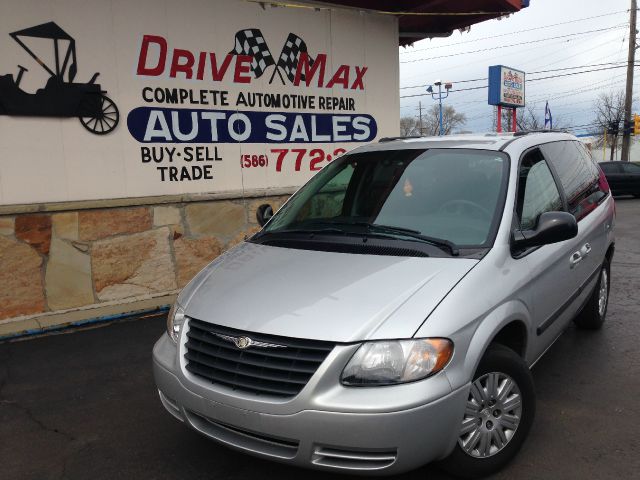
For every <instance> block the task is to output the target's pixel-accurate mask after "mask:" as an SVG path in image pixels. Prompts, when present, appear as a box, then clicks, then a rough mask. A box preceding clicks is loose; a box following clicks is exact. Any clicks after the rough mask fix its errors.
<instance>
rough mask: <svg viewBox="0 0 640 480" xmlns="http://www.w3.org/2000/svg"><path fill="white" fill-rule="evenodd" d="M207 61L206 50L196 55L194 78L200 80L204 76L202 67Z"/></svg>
mask: <svg viewBox="0 0 640 480" xmlns="http://www.w3.org/2000/svg"><path fill="white" fill-rule="evenodd" d="M206 63H207V52H200V54H199V55H198V73H196V78H197V79H198V80H202V79H203V78H204V67H205V64H206Z"/></svg>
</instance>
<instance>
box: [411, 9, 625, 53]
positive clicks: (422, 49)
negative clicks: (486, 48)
mask: <svg viewBox="0 0 640 480" xmlns="http://www.w3.org/2000/svg"><path fill="white" fill-rule="evenodd" d="M628 12H629V10H620V11H618V12H612V13H604V14H602V15H594V16H592V17H584V18H578V19H575V20H569V21H567V22H560V23H553V24H551V25H543V26H541V27H533V28H527V29H524V30H516V31H514V32H509V33H502V34H500V35H491V36H489V37H481V38H476V39H474V40H464V41H462V42H456V43H449V44H447V45H436V46H433V47H428V48H419V49H416V50H411V51H404V52H400V55H407V54H410V53H416V52H424V51H427V50H433V49H436V48H448V47H453V46H455V45H463V44H466V43H475V42H480V41H483V40H490V39H492V38H499V37H506V36H509V35H515V34H519V33H525V32H533V31H534V30H542V29H545V28H552V27H558V26H560V25H568V24H570V23H578V22H584V21H585V20H593V19H594V18H601V17H610V16H612V15H618V14H620V13H628Z"/></svg>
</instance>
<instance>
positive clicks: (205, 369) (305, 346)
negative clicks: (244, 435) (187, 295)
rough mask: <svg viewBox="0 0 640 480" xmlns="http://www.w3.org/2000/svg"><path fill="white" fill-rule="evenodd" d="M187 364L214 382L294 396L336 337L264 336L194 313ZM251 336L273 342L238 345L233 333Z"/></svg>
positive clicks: (330, 347) (236, 388)
mask: <svg viewBox="0 0 640 480" xmlns="http://www.w3.org/2000/svg"><path fill="white" fill-rule="evenodd" d="M188 322H189V331H188V332H187V343H186V349H187V351H186V353H185V359H186V361H187V362H186V369H187V370H188V371H189V372H191V373H192V374H193V375H196V376H198V377H200V378H203V379H205V380H208V381H210V382H211V383H213V384H218V385H223V386H226V387H230V388H232V389H234V390H241V391H245V392H250V393H254V394H257V395H263V394H264V395H271V396H278V397H294V396H295V395H297V394H298V393H299V392H300V390H302V389H303V388H304V386H305V385H306V384H307V382H308V381H309V379H310V378H311V376H312V375H313V374H314V373H315V372H316V370H317V369H318V367H319V366H320V364H321V363H322V362H323V361H324V359H325V358H326V357H327V355H328V354H329V352H331V350H332V349H333V347H334V345H335V344H333V343H331V342H323V341H318V340H305V339H299V338H289V337H280V336H276V335H265V334H262V333H252V332H245V331H241V330H236V329H234V328H228V327H221V326H219V325H212V324H210V323H206V322H202V321H200V320H196V319H193V318H190V319H189V320H188ZM229 337H231V338H241V337H249V338H250V339H251V340H252V341H253V342H254V343H258V344H259V343H263V344H270V345H274V346H275V345H277V346H278V347H277V348H274V347H261V346H253V345H252V346H249V347H248V348H239V347H237V346H236V344H235V343H234V342H233V341H230V338H229Z"/></svg>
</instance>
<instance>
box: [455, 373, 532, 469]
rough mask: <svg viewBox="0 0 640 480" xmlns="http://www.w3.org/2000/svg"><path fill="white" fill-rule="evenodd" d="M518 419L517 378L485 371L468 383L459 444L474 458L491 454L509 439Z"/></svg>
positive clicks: (520, 398) (518, 421)
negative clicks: (469, 386) (468, 390)
mask: <svg viewBox="0 0 640 480" xmlns="http://www.w3.org/2000/svg"><path fill="white" fill-rule="evenodd" d="M521 419H522V395H521V393H520V389H519V388H518V385H517V384H516V382H515V381H514V380H513V378H511V377H510V376H509V375H507V374H505V373H500V372H491V373H487V374H485V375H482V376H481V377H480V378H478V379H477V380H475V381H474V382H473V383H472V384H471V390H470V392H469V398H468V399H467V406H466V409H465V414H464V419H463V420H462V425H461V427H460V433H459V437H458V444H459V445H460V447H461V448H462V450H463V451H464V452H465V453H467V454H468V455H470V456H472V457H474V458H487V457H491V456H493V455H495V454H497V453H498V452H500V451H501V450H503V449H504V448H505V447H506V446H507V444H508V443H509V442H510V441H511V439H512V438H513V436H514V434H515V433H516V430H517V428H518V425H519V424H520V420H521Z"/></svg>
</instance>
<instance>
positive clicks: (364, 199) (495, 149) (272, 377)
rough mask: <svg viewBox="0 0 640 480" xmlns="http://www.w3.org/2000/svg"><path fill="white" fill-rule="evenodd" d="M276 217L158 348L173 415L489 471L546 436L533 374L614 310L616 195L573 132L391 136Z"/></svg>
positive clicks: (328, 455)
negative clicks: (558, 346) (548, 354)
mask: <svg viewBox="0 0 640 480" xmlns="http://www.w3.org/2000/svg"><path fill="white" fill-rule="evenodd" d="M270 214H271V209H270V207H269V206H267V205H264V206H262V207H261V208H260V209H259V210H258V218H259V221H260V223H261V224H263V228H262V230H261V231H260V232H259V233H257V234H256V235H254V236H253V237H251V238H250V239H248V240H247V241H246V242H244V243H242V244H241V245H239V246H237V247H235V248H234V249H232V250H230V251H228V252H226V253H225V254H223V255H222V256H220V257H219V258H217V259H216V260H215V261H214V262H212V263H211V264H210V265H208V266H207V267H206V268H205V269H204V270H202V271H201V272H200V273H198V275H196V277H195V278H194V279H193V280H192V281H191V282H190V283H189V284H188V285H187V286H186V287H185V289H184V290H183V291H182V292H181V293H180V295H179V296H178V299H177V301H176V303H175V305H174V306H173V308H172V309H171V311H170V313H169V317H168V322H167V327H168V328H167V333H166V334H164V335H162V337H161V338H160V340H158V342H157V343H156V345H155V347H154V350H153V360H154V362H153V365H154V375H155V380H156V383H157V386H158V390H159V393H160V399H161V401H162V403H163V405H164V406H165V407H166V409H167V410H168V411H169V412H170V413H171V414H172V415H173V416H174V417H176V418H177V419H178V420H180V421H182V422H184V423H185V424H186V425H187V426H189V427H191V428H192V429H195V430H197V431H198V432H200V433H202V434H204V435H205V436H207V437H209V438H211V439H214V440H217V441H218V442H220V443H222V444H225V445H228V446H231V447H234V448H236V449H240V450H242V451H245V452H247V453H251V454H253V455H257V456H260V457H263V458H268V459H273V460H277V461H281V462H287V463H290V464H293V465H298V466H303V467H313V468H318V469H324V470H328V471H334V472H354V473H365V474H369V475H373V474H381V475H382V474H395V473H399V472H403V471H407V470H410V469H413V468H416V467H419V466H421V465H424V464H426V463H428V462H432V461H439V462H440V463H441V465H442V466H443V468H445V469H446V470H448V471H449V472H451V473H453V474H455V475H458V476H461V477H477V476H483V475H487V474H489V473H491V472H494V471H496V470H498V469H499V468H501V467H502V466H503V465H505V464H506V463H507V462H508V461H509V460H510V459H511V458H513V457H514V455H515V454H516V452H517V451H518V449H519V448H520V447H521V445H522V444H523V442H524V440H525V438H526V437H527V434H528V432H529V429H530V427H531V424H532V422H533V418H534V414H535V408H536V405H535V392H534V386H533V382H532V377H531V374H530V369H531V367H533V365H534V364H535V363H536V362H537V361H538V359H539V358H540V357H541V356H542V355H543V354H544V352H545V351H546V350H547V349H548V348H549V347H550V346H551V345H552V344H553V342H554V341H555V340H556V339H557V338H558V336H559V335H560V334H561V333H562V332H563V331H564V330H565V329H566V328H567V326H568V325H569V324H570V323H571V321H573V322H575V324H576V325H577V326H578V327H581V328H587V329H596V328H599V327H600V326H601V325H602V323H603V321H604V319H605V315H606V312H607V300H608V294H609V278H610V264H611V258H612V256H613V250H614V234H613V230H614V228H613V227H614V219H615V207H614V202H613V198H612V196H611V194H610V193H609V187H608V185H607V181H606V179H605V177H604V175H603V174H602V172H601V171H600V169H599V168H598V166H597V164H596V163H594V161H593V160H592V159H591V156H590V154H589V152H588V151H587V149H586V148H585V147H584V145H583V144H582V143H581V142H580V141H578V139H576V138H575V137H574V136H572V135H569V134H566V133H558V132H538V133H534V132H532V133H527V132H524V133H518V134H513V135H495V134H491V135H486V136H446V137H439V138H414V139H385V140H382V141H380V142H379V143H377V144H372V145H368V146H364V147H361V148H357V149H355V150H353V151H352V152H350V153H348V154H346V155H344V156H342V157H341V158H339V159H336V160H334V161H333V162H332V163H331V164H329V165H328V166H327V167H325V168H324V169H323V170H321V171H320V172H319V173H318V174H316V175H315V176H314V177H313V178H312V179H311V180H310V181H309V182H308V183H307V184H306V185H304V186H303V187H302V188H300V189H299V190H298V192H297V193H296V194H295V195H293V196H292V197H291V198H290V199H289V201H288V202H287V203H286V204H285V205H284V206H283V207H282V208H281V209H280V210H279V211H278V212H277V213H276V214H275V215H272V216H271V215H270Z"/></svg>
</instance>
